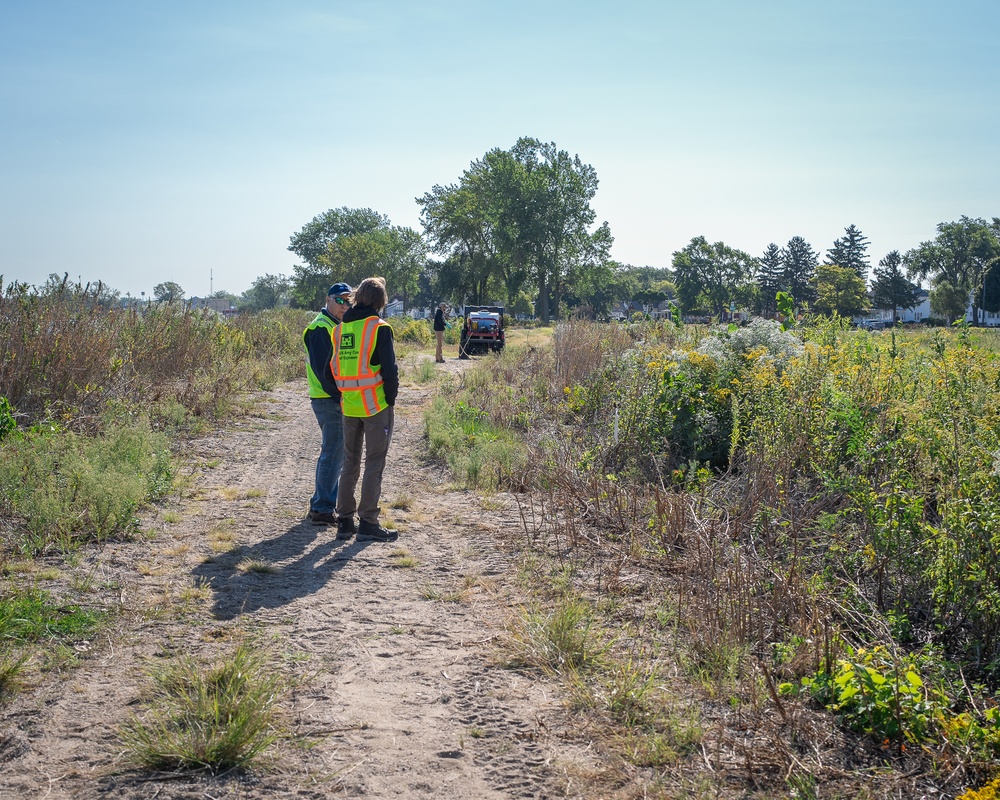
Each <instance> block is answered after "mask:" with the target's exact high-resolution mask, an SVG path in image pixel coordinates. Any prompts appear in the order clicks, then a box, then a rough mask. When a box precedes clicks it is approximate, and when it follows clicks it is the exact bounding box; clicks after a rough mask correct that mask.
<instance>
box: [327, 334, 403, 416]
mask: <svg viewBox="0 0 1000 800" xmlns="http://www.w3.org/2000/svg"><path fill="white" fill-rule="evenodd" d="M388 324H389V323H388V322H385V321H383V320H381V319H379V318H378V317H365V318H364V319H359V320H355V321H354V322H342V323H341V324H340V325H339V326H338V327H337V328H335V329H334V331H333V359H332V360H331V362H330V369H331V370H332V371H333V379H334V380H335V381H336V382H337V388H338V389H340V405H341V410H342V411H343V413H344V416H345V417H374V416H375V415H376V414H378V413H379V412H380V411H382V410H383V409H385V408H388V406H389V404H388V403H387V402H386V399H385V389H384V387H383V385H382V374H381V373H382V365H381V364H380V365H378V366H372V363H371V360H372V355H373V354H374V352H375V342H376V340H377V338H378V329H379V327H380V326H381V325H388ZM347 337H351V338H352V339H354V343H353V345H351V346H350V348H349V349H347V350H346V351H345V350H344V349H342V347H341V343H342V342H343V343H344V344H346V343H347Z"/></svg>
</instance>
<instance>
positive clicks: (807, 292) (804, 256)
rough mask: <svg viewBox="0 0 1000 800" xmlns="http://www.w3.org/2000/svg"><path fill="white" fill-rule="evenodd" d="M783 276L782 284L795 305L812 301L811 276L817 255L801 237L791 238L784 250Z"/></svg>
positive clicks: (813, 272)
mask: <svg viewBox="0 0 1000 800" xmlns="http://www.w3.org/2000/svg"><path fill="white" fill-rule="evenodd" d="M783 252H784V254H785V258H784V274H783V276H782V283H783V284H784V286H785V288H786V290H787V291H789V292H791V294H792V297H794V298H795V302H796V303H802V302H809V301H811V300H812V299H813V297H814V293H813V288H812V281H813V276H814V275H815V273H816V265H817V264H818V263H819V254H818V253H817V252H816V251H815V250H813V249H812V246H811V245H810V244H809V242H807V241H806V240H805V239H803V238H802V237H801V236H793V237H792V238H791V239H789V240H788V246H787V247H786V248H785V249H784V251H783Z"/></svg>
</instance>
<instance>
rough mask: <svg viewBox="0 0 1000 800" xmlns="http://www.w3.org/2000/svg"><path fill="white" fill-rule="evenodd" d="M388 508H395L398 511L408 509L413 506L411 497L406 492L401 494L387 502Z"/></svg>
mask: <svg viewBox="0 0 1000 800" xmlns="http://www.w3.org/2000/svg"><path fill="white" fill-rule="evenodd" d="M389 508H395V509H397V510H399V511H409V510H410V509H411V508H413V498H412V497H411V496H410V495H408V494H401V495H400V496H399V497H397V498H396V499H395V500H393V501H392V502H391V503H389Z"/></svg>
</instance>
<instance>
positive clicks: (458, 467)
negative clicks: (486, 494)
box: [424, 397, 527, 489]
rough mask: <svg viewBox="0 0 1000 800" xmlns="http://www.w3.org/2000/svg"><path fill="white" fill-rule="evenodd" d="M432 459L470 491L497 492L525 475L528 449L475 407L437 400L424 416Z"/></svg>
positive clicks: (451, 400) (443, 398)
mask: <svg viewBox="0 0 1000 800" xmlns="http://www.w3.org/2000/svg"><path fill="white" fill-rule="evenodd" d="M424 427H425V431H426V433H427V439H428V442H429V450H430V453H431V455H432V456H434V457H435V458H440V459H442V460H444V461H445V462H446V463H447V464H448V467H449V469H450V470H451V473H452V475H454V476H455V479H456V481H458V482H460V483H461V484H462V485H463V486H465V487H467V488H485V489H496V488H497V487H499V486H500V485H501V484H502V483H503V482H504V480H505V477H506V476H510V475H514V474H517V473H519V472H521V471H522V468H523V465H524V463H525V461H526V460H527V456H526V452H527V448H526V446H525V445H524V444H523V443H521V442H520V441H518V439H517V437H516V436H515V435H514V434H513V433H511V432H510V431H509V430H506V429H505V428H503V427H499V426H497V425H496V424H494V423H493V422H492V421H491V420H490V419H489V416H488V414H486V412H484V411H482V410H480V409H478V408H476V407H474V406H473V405H472V404H470V403H468V402H466V401H464V400H459V401H458V402H454V400H453V399H449V398H445V397H436V398H435V399H434V401H433V403H432V404H431V407H430V409H428V411H427V413H426V414H425V416H424Z"/></svg>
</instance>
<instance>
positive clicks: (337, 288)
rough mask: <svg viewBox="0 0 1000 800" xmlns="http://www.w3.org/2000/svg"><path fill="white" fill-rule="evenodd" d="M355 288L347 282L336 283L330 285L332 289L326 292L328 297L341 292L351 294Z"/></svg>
mask: <svg viewBox="0 0 1000 800" xmlns="http://www.w3.org/2000/svg"><path fill="white" fill-rule="evenodd" d="M353 291H354V290H353V289H352V288H351V287H350V286H349V285H348V284H346V283H335V284H333V286H331V287H330V291H328V292H327V293H326V296H327V297H331V296H333V295H335V294H336V295H339V294H350V293H351V292H353Z"/></svg>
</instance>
